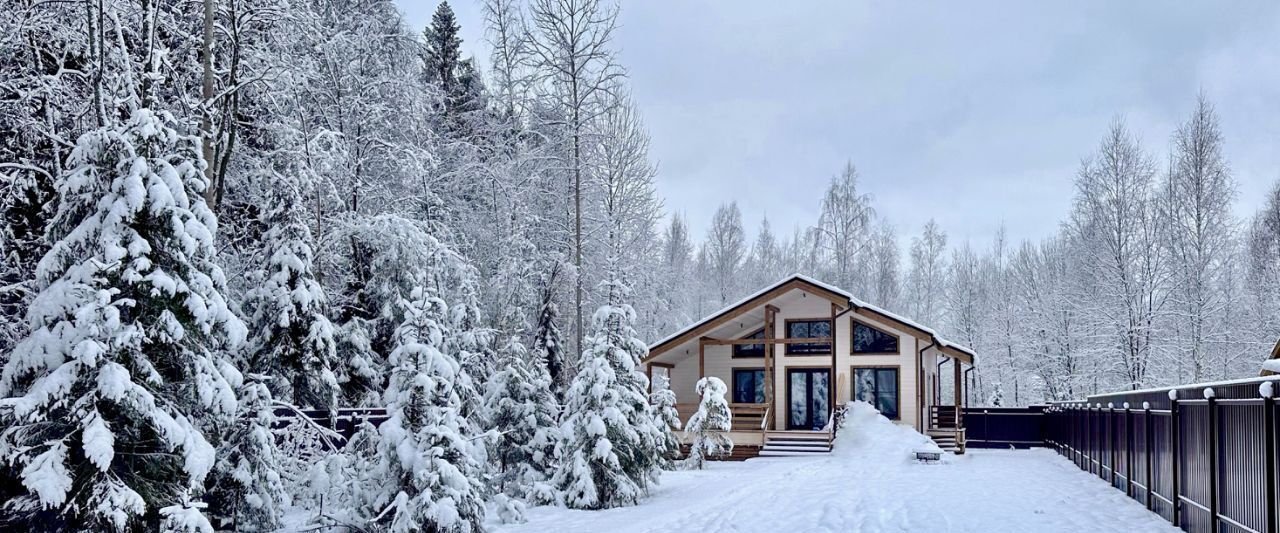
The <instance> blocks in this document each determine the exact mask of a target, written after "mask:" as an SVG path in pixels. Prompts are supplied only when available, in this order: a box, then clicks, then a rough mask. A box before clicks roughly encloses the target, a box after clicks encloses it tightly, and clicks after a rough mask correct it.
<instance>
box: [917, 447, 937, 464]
mask: <svg viewBox="0 0 1280 533" xmlns="http://www.w3.org/2000/svg"><path fill="white" fill-rule="evenodd" d="M941 459H942V452H940V451H936V452H935V451H926V450H917V451H916V460H917V461H920V462H922V463H932V462H934V461H939V460H941Z"/></svg>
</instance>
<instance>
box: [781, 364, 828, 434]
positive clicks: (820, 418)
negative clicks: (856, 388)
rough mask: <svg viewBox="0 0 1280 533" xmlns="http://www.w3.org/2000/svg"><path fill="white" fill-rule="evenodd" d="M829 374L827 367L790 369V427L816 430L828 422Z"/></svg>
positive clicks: (788, 389)
mask: <svg viewBox="0 0 1280 533" xmlns="http://www.w3.org/2000/svg"><path fill="white" fill-rule="evenodd" d="M830 376H831V371H830V370H829V369H825V368H792V369H788V370H787V429H800V430H813V431H817V430H820V429H822V428H823V427H825V426H826V425H827V417H828V416H829V413H830V410H829V409H828V408H829V405H828V403H830V400H831V391H830V390H829V389H828V387H829V386H830V379H829V378H830Z"/></svg>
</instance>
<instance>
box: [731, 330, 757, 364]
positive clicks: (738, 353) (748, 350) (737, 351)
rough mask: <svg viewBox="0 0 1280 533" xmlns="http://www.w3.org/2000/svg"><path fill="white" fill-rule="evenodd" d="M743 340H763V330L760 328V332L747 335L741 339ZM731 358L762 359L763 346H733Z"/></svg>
mask: <svg viewBox="0 0 1280 533" xmlns="http://www.w3.org/2000/svg"><path fill="white" fill-rule="evenodd" d="M743 338H744V339H763V338H764V328H760V331H757V332H755V333H752V334H750V335H747V336H746V337H743ZM733 356H734V357H764V345H763V344H735V345H733Z"/></svg>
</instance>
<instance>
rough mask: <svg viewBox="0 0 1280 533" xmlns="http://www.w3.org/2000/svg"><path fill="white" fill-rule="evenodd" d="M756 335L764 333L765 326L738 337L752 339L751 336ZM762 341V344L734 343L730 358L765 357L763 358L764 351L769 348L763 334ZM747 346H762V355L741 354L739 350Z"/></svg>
mask: <svg viewBox="0 0 1280 533" xmlns="http://www.w3.org/2000/svg"><path fill="white" fill-rule="evenodd" d="M755 335H764V326H760V329H757V330H754V331H752V332H751V333H748V334H746V335H743V336H741V337H738V338H739V339H750V338H753V337H754V336H755ZM760 341H761V342H760V344H735V345H733V348H732V349H731V350H730V353H729V357H730V358H732V359H763V358H764V352H765V350H767V349H768V348H767V347H766V346H765V343H764V337H763V336H762V337H760ZM745 346H759V347H760V355H739V352H740V351H741V348H743V347H745Z"/></svg>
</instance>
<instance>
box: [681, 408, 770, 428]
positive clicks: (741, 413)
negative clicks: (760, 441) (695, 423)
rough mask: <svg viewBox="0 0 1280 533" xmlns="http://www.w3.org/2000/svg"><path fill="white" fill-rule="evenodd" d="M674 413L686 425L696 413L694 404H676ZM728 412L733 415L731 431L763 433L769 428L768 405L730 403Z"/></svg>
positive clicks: (696, 409)
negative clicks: (678, 415)
mask: <svg viewBox="0 0 1280 533" xmlns="http://www.w3.org/2000/svg"><path fill="white" fill-rule="evenodd" d="M676 412H677V413H679V414H680V421H681V422H682V423H684V424H685V425H687V424H688V423H689V417H691V416H693V414H694V413H696V412H698V404H696V403H678V404H676ZM729 412H730V413H732V414H733V425H732V426H731V427H732V430H733V431H764V430H766V429H768V426H769V416H770V414H771V413H772V412H773V411H772V409H771V408H770V405H769V404H764V403H731V404H729Z"/></svg>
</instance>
